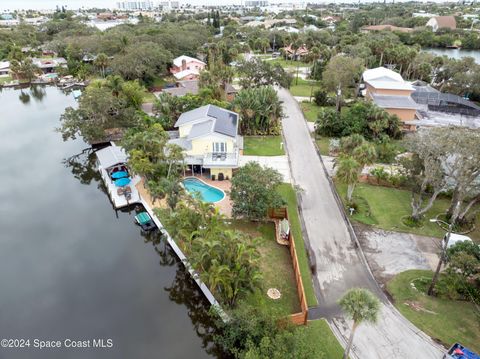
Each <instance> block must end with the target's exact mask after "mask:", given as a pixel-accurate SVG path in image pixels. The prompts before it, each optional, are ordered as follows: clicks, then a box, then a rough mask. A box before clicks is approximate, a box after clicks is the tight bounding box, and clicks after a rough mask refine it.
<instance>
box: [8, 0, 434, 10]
mask: <svg viewBox="0 0 480 359" xmlns="http://www.w3.org/2000/svg"><path fill="white" fill-rule="evenodd" d="M118 1H121V0H0V10H1V11H5V10H15V9H38V10H42V9H54V8H55V7H56V6H57V5H58V6H62V5H66V6H67V8H68V9H73V10H74V9H78V8H81V7H85V8H91V7H98V8H105V7H108V8H116V7H117V2H118ZM152 1H153V2H154V3H156V2H158V1H159V0H152ZM179 1H180V3H181V4H192V5H231V4H234V5H241V4H242V3H243V0H179ZM304 1H306V2H310V3H331V2H337V3H352V2H353V3H357V2H358V0H304ZM371 1H380V0H361V2H371ZM403 1H405V0H403ZM425 1H426V0H425ZM433 1H437V2H438V1H441V0H433ZM279 2H284V3H299V2H302V0H270V3H279ZM387 2H390V0H387Z"/></svg>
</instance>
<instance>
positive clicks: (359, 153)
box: [352, 142, 377, 170]
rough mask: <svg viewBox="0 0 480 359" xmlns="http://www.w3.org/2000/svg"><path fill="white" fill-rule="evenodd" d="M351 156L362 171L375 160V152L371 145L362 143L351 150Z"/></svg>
mask: <svg viewBox="0 0 480 359" xmlns="http://www.w3.org/2000/svg"><path fill="white" fill-rule="evenodd" d="M352 156H353V158H355V160H356V161H357V162H358V163H359V164H360V166H361V167H362V170H363V167H365V166H367V165H371V164H372V163H374V162H375V160H376V159H377V151H376V150H375V146H374V145H373V144H371V143H369V142H364V143H362V144H361V145H360V146H358V147H356V148H355V149H354V150H353V152H352Z"/></svg>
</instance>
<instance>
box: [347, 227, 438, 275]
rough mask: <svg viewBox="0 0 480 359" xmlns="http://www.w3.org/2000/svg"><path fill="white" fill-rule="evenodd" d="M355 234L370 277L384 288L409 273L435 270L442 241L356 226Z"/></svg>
mask: <svg viewBox="0 0 480 359" xmlns="http://www.w3.org/2000/svg"><path fill="white" fill-rule="evenodd" d="M355 232H356V233H357V235H358V240H359V241H360V243H361V245H362V249H363V252H364V253H365V256H366V258H367V261H368V264H369V265H370V268H371V269H372V272H373V275H374V276H375V278H376V279H377V281H378V282H380V283H382V284H386V282H387V281H388V280H390V279H391V278H392V277H393V276H395V275H396V274H398V273H401V272H404V271H406V270H409V269H428V270H435V268H436V266H437V264H438V253H439V252H440V244H441V240H440V239H439V238H432V237H425V236H419V235H415V234H410V233H400V232H391V231H384V230H383V229H377V228H371V227H367V226H365V225H361V224H356V225H355Z"/></svg>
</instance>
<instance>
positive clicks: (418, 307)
mask: <svg viewBox="0 0 480 359" xmlns="http://www.w3.org/2000/svg"><path fill="white" fill-rule="evenodd" d="M403 304H405V305H406V306H408V307H410V308H412V309H413V310H414V311H416V312H424V313H428V314H434V315H436V314H437V313H435V312H433V311H431V310H428V309H425V308H424V307H423V306H422V305H421V304H420V303H419V302H415V301H413V300H407V301H406V302H404V303H403Z"/></svg>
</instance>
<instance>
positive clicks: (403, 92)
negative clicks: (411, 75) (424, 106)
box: [362, 67, 419, 131]
mask: <svg viewBox="0 0 480 359" xmlns="http://www.w3.org/2000/svg"><path fill="white" fill-rule="evenodd" d="M362 78H363V82H364V84H365V90H364V95H365V98H366V99H367V100H369V101H373V102H374V103H375V104H376V105H377V106H378V107H381V108H383V109H384V110H385V111H387V112H388V113H389V114H392V115H397V116H398V118H399V119H400V121H402V124H403V130H404V131H416V129H417V109H418V108H419V106H418V105H417V103H416V102H415V101H414V100H413V99H412V97H411V94H412V93H413V91H415V89H414V87H413V86H412V85H411V84H409V83H407V82H405V81H404V80H403V78H402V76H401V75H400V74H399V73H397V72H395V71H392V70H389V69H386V68H384V67H377V68H374V69H369V70H366V71H365V72H364V73H363V75H362Z"/></svg>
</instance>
